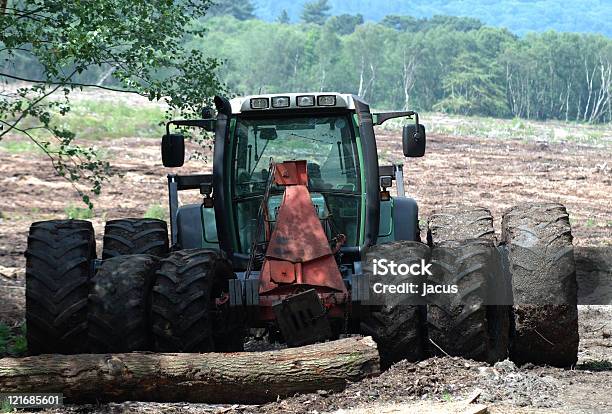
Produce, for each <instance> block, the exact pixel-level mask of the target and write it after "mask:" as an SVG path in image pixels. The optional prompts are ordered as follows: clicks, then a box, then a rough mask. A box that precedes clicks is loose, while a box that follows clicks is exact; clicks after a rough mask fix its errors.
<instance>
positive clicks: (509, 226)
mask: <svg viewBox="0 0 612 414" xmlns="http://www.w3.org/2000/svg"><path fill="white" fill-rule="evenodd" d="M502 243H504V244H505V248H506V249H507V253H508V264H509V269H510V273H511V275H512V290H513V296H514V303H515V305H514V327H515V329H514V334H513V335H514V337H513V342H512V347H511V350H510V351H511V354H510V355H511V358H512V359H513V360H514V361H515V362H516V363H518V364H523V363H526V362H531V363H535V364H547V365H553V366H571V365H573V364H575V363H576V361H577V355H578V340H579V338H578V310H577V306H576V304H577V286H576V268H575V262H574V253H573V247H572V233H571V227H570V223H569V216H568V214H567V210H566V209H565V207H563V206H562V205H561V204H557V203H527V204H523V205H519V206H516V207H513V208H511V209H510V210H508V211H507V212H506V213H505V214H504V217H503V220H502Z"/></svg>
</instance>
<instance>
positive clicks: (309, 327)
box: [272, 289, 332, 347]
mask: <svg viewBox="0 0 612 414" xmlns="http://www.w3.org/2000/svg"><path fill="white" fill-rule="evenodd" d="M272 308H273V309H274V314H275V315H276V320H277V322H278V326H279V328H280V330H281V332H282V334H283V337H284V338H285V341H286V342H287V345H288V346H290V347H293V346H302V345H308V344H314V343H316V342H321V341H325V340H326V339H331V338H332V330H331V325H330V323H329V319H328V317H327V312H326V310H325V307H324V306H323V303H321V299H320V298H319V295H317V292H316V290H315V289H310V290H307V291H305V292H302V293H298V294H296V295H292V296H289V297H287V298H286V299H283V300H282V301H279V302H277V303H275V304H274V305H273V306H272Z"/></svg>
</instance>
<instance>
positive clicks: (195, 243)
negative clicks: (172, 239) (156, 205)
mask: <svg viewBox="0 0 612 414" xmlns="http://www.w3.org/2000/svg"><path fill="white" fill-rule="evenodd" d="M176 219H177V233H178V246H179V248H180V249H201V248H216V249H218V248H219V241H218V239H217V226H216V221H215V214H214V211H213V210H212V209H209V208H204V207H203V206H202V205H201V204H186V205H183V206H181V207H179V209H178V212H177V217H176Z"/></svg>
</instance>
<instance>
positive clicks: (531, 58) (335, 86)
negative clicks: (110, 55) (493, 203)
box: [4, 0, 612, 123]
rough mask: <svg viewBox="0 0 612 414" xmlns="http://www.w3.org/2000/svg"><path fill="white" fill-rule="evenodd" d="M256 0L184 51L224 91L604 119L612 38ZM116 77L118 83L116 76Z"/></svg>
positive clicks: (224, 10)
mask: <svg viewBox="0 0 612 414" xmlns="http://www.w3.org/2000/svg"><path fill="white" fill-rule="evenodd" d="M256 11H257V7H256V5H255V3H249V2H240V1H232V0H229V1H226V2H224V3H223V2H222V3H221V5H217V6H213V8H212V9H211V10H209V13H207V16H206V17H205V18H202V19H199V20H198V21H197V22H196V23H194V24H195V25H196V26H198V28H199V29H203V30H204V36H203V38H202V37H191V38H189V37H188V38H186V39H185V45H184V46H186V47H187V48H188V49H194V50H197V51H200V52H202V53H203V54H204V55H205V56H208V57H210V58H214V59H219V60H220V61H221V62H222V65H220V66H219V68H218V69H217V70H218V77H219V79H220V80H221V81H222V83H223V84H224V89H225V92H226V93H228V94H236V95H243V94H257V93H277V92H282V91H338V92H347V93H354V94H357V95H360V96H362V97H364V98H365V99H366V100H367V101H368V102H370V103H371V105H372V106H373V107H375V108H381V109H387V108H389V109H390V108H393V109H400V108H411V109H417V110H426V111H440V112H447V113H455V114H462V115H486V116H494V117H521V118H528V119H560V120H572V121H583V122H591V123H601V122H610V121H611V120H612V39H611V38H610V37H606V36H604V35H602V34H586V33H568V32H558V31H553V30H548V31H545V32H542V33H536V32H533V33H528V34H526V35H524V36H519V35H517V34H516V33H514V32H512V31H510V30H508V29H506V28H497V27H492V26H487V25H485V24H484V23H483V22H481V21H480V20H477V19H474V18H470V17H452V16H439V15H436V16H433V17H431V18H417V17H412V16H401V15H388V16H386V17H384V18H383V19H382V20H380V21H379V22H371V21H367V20H366V19H364V17H363V16H362V15H359V14H357V15H351V14H340V15H333V16H332V15H331V3H330V2H328V1H326V0H315V1H313V2H310V3H307V4H306V5H305V6H304V8H303V9H302V11H301V14H300V20H299V22H294V21H293V19H292V18H291V17H290V16H289V14H288V13H287V12H286V11H283V12H282V13H281V14H280V15H279V16H278V18H277V19H276V20H275V21H265V20H261V19H258V18H256V15H255V13H256ZM25 56H26V55H25V54H24V55H20V54H19V53H16V54H15V58H14V59H11V61H10V62H9V63H7V64H6V67H5V70H4V71H6V70H7V69H8V71H10V72H12V73H17V74H21V75H22V76H24V77H29V78H32V77H36V76H37V74H36V71H37V66H36V64H35V63H34V62H32V61H31V60H29V59H28V58H26V57H25ZM115 70H116V68H115V67H113V66H112V65H107V64H102V65H100V66H99V67H97V68H89V69H88V70H87V71H86V72H84V73H83V74H82V75H80V76H79V78H80V79H81V80H82V81H83V82H88V83H95V84H105V85H109V84H110V85H112V84H113V82H115V83H117V81H116V80H113V76H110V75H111V74H112V73H113V71H115ZM117 84H118V83H117Z"/></svg>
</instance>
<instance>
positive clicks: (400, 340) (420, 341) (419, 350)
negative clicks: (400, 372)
mask: <svg viewBox="0 0 612 414" xmlns="http://www.w3.org/2000/svg"><path fill="white" fill-rule="evenodd" d="M375 259H386V260H389V261H391V260H393V261H394V262H395V263H396V264H398V265H401V264H406V265H412V264H414V263H420V262H421V260H424V261H426V262H427V261H428V260H429V247H427V245H426V244H423V243H420V242H415V241H395V242H390V243H384V244H380V245H377V246H372V247H371V248H370V249H369V250H368V252H367V253H366V256H365V262H366V265H365V266H366V267H365V269H364V273H365V274H366V275H370V277H371V278H377V279H376V281H378V280H379V279H382V278H385V276H375V275H373V274H372V273H373V271H372V269H373V263H374V260H375ZM380 281H382V282H384V283H393V284H398V285H399V284H401V283H406V282H408V283H409V282H417V281H416V280H412V279H411V277H410V276H389V277H387V278H386V279H385V280H380ZM371 282H374V279H371ZM373 301H375V302H376V303H375V304H372V305H371V306H368V307H366V309H364V312H363V315H362V316H361V320H360V321H359V324H360V333H361V334H363V335H370V336H372V338H374V340H375V341H376V343H377V344H378V349H379V352H380V359H381V365H382V366H383V367H384V368H387V367H389V366H390V365H391V364H393V363H395V362H398V361H401V360H403V359H406V360H409V361H417V360H420V359H422V358H423V354H424V337H425V335H424V318H425V309H424V306H420V305H416V304H404V303H401V302H402V300H401V299H400V298H398V297H378V298H375V299H373Z"/></svg>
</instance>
